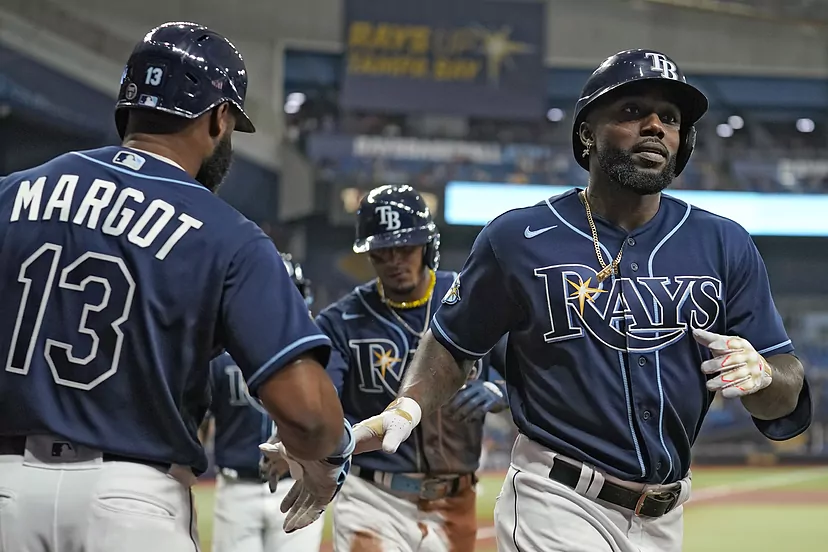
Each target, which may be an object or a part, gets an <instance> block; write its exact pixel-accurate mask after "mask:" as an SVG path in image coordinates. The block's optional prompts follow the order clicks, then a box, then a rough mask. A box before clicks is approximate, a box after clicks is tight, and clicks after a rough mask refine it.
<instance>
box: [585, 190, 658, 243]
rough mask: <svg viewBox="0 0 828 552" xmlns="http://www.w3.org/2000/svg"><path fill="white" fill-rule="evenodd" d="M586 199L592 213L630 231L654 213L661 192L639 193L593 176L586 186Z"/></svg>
mask: <svg viewBox="0 0 828 552" xmlns="http://www.w3.org/2000/svg"><path fill="white" fill-rule="evenodd" d="M587 199H588V200H589V207H590V209H591V210H592V212H593V214H595V215H597V216H599V217H601V218H603V219H604V220H606V221H609V222H611V223H613V224H615V225H616V226H620V227H621V228H623V229H624V230H626V231H627V232H632V231H633V230H635V229H636V228H638V227H639V226H643V225H644V224H646V223H647V222H649V221H650V219H652V218H653V217H654V216H655V215H656V213H657V212H658V206H659V203H660V201H661V194H660V193H658V194H651V195H640V194H637V193H635V192H633V191H630V190H625V189H624V188H621V187H620V186H618V185H617V184H614V183H610V182H602V181H601V179H598V178H594V177H593V178H590V183H589V187H588V188H587Z"/></svg>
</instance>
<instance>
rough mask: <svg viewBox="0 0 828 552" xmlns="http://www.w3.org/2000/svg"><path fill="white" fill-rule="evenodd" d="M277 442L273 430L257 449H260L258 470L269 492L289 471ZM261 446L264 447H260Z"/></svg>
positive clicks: (277, 437)
mask: <svg viewBox="0 0 828 552" xmlns="http://www.w3.org/2000/svg"><path fill="white" fill-rule="evenodd" d="M279 442H280V440H279V435H278V433H276V432H274V433H273V435H271V436H270V438H269V439H268V440H267V442H266V443H263V444H262V445H259V450H261V451H262V457H261V459H260V460H259V472H260V473H261V474H262V477H263V478H264V479H265V480H266V481H267V484H268V486H269V487H270V492H271V493H275V492H276V486H277V485H278V484H279V480H280V479H282V477H284V476H285V474H287V473H288V471H290V467H289V466H288V462H287V459H286V458H285V457H284V455H283V454H282V453H281V452H280V451H279V450H278V449H277V448H276V446H275V445H276V443H279ZM263 446H264V447H265V448H262V447H263Z"/></svg>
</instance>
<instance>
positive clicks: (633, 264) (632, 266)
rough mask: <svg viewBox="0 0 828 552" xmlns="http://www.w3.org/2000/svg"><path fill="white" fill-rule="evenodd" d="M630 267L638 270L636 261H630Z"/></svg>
mask: <svg viewBox="0 0 828 552" xmlns="http://www.w3.org/2000/svg"><path fill="white" fill-rule="evenodd" d="M630 268H631V269H632V271H633V272H638V263H635V262H632V263H630Z"/></svg>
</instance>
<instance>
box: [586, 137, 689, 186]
mask: <svg viewBox="0 0 828 552" xmlns="http://www.w3.org/2000/svg"><path fill="white" fill-rule="evenodd" d="M597 155H598V164H599V165H600V167H601V170H602V171H604V174H606V175H607V176H609V177H610V179H611V180H613V181H615V182H617V183H618V184H619V185H620V186H621V187H622V188H624V189H626V190H630V191H632V192H635V193H636V194H639V195H651V194H657V193H659V192H661V191H663V190H664V189H665V188H667V187H668V186H669V185H670V184H671V183H672V182H673V179H674V178H675V177H676V156H675V155H671V156H670V158H669V159H668V160H667V164H666V165H665V166H664V168H663V169H661V171H659V172H653V171H646V172H645V171H642V170H640V169H639V168H638V167H637V166H636V164H635V161H633V158H632V156H633V152H632V151H630V150H622V149H619V148H615V147H613V146H611V145H609V144H607V143H604V144H601V147H600V148H598V151H597Z"/></svg>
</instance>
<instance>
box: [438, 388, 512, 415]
mask: <svg viewBox="0 0 828 552" xmlns="http://www.w3.org/2000/svg"><path fill="white" fill-rule="evenodd" d="M507 406H508V403H507V401H506V398H505V393H504V392H503V389H502V388H501V387H500V386H498V385H497V384H496V383H494V382H492V381H481V380H471V381H469V382H467V383H466V384H465V385H464V386H463V387H461V388H460V390H459V391H458V392H457V393H456V394H455V395H454V397H452V399H451V401H450V402H449V403H448V405H446V408H447V409H448V411H449V413H450V415H451V416H452V417H453V418H454V419H456V420H457V421H459V422H479V421H480V420H482V419H483V418H484V417H485V416H486V414H487V413H489V412H500V411H501V410H504V409H506V407H507Z"/></svg>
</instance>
